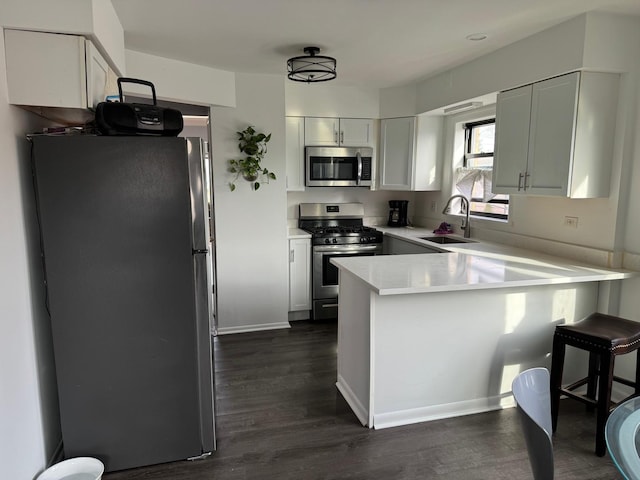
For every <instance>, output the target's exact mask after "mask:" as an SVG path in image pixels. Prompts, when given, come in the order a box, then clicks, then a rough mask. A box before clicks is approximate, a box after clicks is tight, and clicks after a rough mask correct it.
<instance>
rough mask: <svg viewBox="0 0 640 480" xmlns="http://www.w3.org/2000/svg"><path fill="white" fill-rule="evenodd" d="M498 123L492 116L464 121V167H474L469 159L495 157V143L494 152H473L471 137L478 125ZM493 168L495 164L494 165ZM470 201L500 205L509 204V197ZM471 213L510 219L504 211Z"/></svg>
mask: <svg viewBox="0 0 640 480" xmlns="http://www.w3.org/2000/svg"><path fill="white" fill-rule="evenodd" d="M495 123H496V118H495V117H492V118H486V119H484V120H475V121H471V122H464V123H463V124H462V128H463V129H464V157H463V159H462V165H463V167H464V168H472V167H469V163H468V161H469V160H471V159H474V158H487V157H492V158H493V157H494V154H495V144H494V148H493V151H492V152H481V153H471V139H472V138H473V129H474V128H476V127H482V126H484V125H492V124H493V125H495ZM479 168H481V167H479ZM492 168H493V166H492ZM469 202H470V203H471V202H475V203H485V204H486V203H493V204H500V205H509V199H508V198H506V199H502V198H500V199H495V198H492V199H491V200H489V201H488V202H483V201H482V198H470V199H469ZM469 208H470V209H471V206H469ZM469 215H471V216H474V217H483V218H493V219H496V220H505V221H506V220H508V219H509V214H506V215H505V214H502V213H490V212H480V211H476V210H471V211H470V212H469Z"/></svg>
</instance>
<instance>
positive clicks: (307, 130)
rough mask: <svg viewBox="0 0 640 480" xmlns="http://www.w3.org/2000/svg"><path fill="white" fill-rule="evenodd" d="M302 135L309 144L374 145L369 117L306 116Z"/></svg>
mask: <svg viewBox="0 0 640 480" xmlns="http://www.w3.org/2000/svg"><path fill="white" fill-rule="evenodd" d="M304 136H305V145H309V146H318V145H324V146H345V147H368V146H369V147H373V146H375V138H374V132H373V120H372V119H370V118H328V117H306V118H305V124H304Z"/></svg>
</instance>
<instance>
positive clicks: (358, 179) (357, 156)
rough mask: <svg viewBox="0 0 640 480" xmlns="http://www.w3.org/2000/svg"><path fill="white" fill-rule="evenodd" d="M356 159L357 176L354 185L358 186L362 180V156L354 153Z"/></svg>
mask: <svg viewBox="0 0 640 480" xmlns="http://www.w3.org/2000/svg"><path fill="white" fill-rule="evenodd" d="M356 158H357V159H358V176H357V177H356V185H360V181H361V180H362V155H360V152H356Z"/></svg>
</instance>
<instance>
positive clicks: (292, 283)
mask: <svg viewBox="0 0 640 480" xmlns="http://www.w3.org/2000/svg"><path fill="white" fill-rule="evenodd" d="M300 310H311V239H310V238H290V239H289V311H290V312H296V311H300Z"/></svg>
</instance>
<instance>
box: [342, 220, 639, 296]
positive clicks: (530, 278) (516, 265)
mask: <svg viewBox="0 0 640 480" xmlns="http://www.w3.org/2000/svg"><path fill="white" fill-rule="evenodd" d="M377 228H378V229H379V230H381V231H383V232H384V233H385V235H389V236H394V237H397V238H401V239H404V240H410V241H413V242H415V243H419V244H422V245H427V246H429V247H431V248H438V249H441V250H443V252H442V253H428V254H417V255H380V256H367V257H346V258H332V259H331V263H333V264H334V265H336V266H337V267H338V268H340V269H342V270H346V271H348V272H350V273H352V274H353V275H355V276H356V277H358V278H360V279H361V280H362V281H363V282H364V283H365V284H367V285H368V286H369V287H370V288H371V289H372V290H373V291H374V292H376V293H377V294H379V295H398V294H411V293H428V292H446V291H460V290H476V289H487V288H505V287H522V286H532V285H549V284H562V283H575V282H593V281H604V280H620V279H623V278H628V277H631V276H634V275H636V272H630V271H626V270H613V269H605V268H601V267H594V266H590V265H585V264H580V263H579V262H575V261H572V260H568V259H563V258H559V257H552V256H548V255H545V254H543V253H540V252H534V251H530V250H523V249H519V248H515V247H509V246H507V245H499V244H494V243H488V242H484V241H483V242H480V241H473V242H470V243H460V244H447V245H440V244H434V243H432V242H428V241H424V240H420V239H419V238H418V237H421V236H433V233H432V232H431V230H428V229H418V228H415V229H414V228H379V227H377ZM447 236H452V237H458V238H460V237H459V236H457V235H447Z"/></svg>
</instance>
